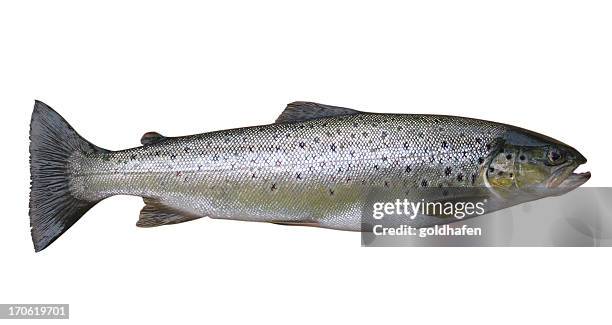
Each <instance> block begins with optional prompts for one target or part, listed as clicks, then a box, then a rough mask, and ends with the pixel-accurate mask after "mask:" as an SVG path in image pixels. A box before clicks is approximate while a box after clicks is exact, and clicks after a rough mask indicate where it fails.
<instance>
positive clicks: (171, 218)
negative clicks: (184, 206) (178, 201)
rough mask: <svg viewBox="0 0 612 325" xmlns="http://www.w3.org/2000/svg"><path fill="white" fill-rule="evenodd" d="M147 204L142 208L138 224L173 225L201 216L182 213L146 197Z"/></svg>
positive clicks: (146, 226) (145, 225) (146, 225)
mask: <svg viewBox="0 0 612 325" xmlns="http://www.w3.org/2000/svg"><path fill="white" fill-rule="evenodd" d="M144 202H145V206H144V208H142V210H140V218H139V219H138V222H137V223H136V226H138V227H143V228H149V227H157V226H163V225H171V224H175V223H181V222H185V221H191V220H195V219H198V218H200V217H199V216H193V215H187V214H182V213H181V212H177V211H174V210H172V209H171V208H168V207H167V206H165V205H163V204H162V203H161V202H159V201H157V200H154V199H149V198H144Z"/></svg>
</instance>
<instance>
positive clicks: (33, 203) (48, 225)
mask: <svg viewBox="0 0 612 325" xmlns="http://www.w3.org/2000/svg"><path fill="white" fill-rule="evenodd" d="M99 151H105V150H104V149H101V148H98V147H96V146H94V145H93V144H91V143H89V142H88V141H87V140H85V139H83V138H82V137H81V136H80V135H78V134H77V133H76V131H74V129H72V127H70V125H69V124H68V122H66V121H65V120H64V119H63V118H62V117H61V116H60V115H59V114H58V113H57V112H55V111H54V110H53V109H52V108H51V107H49V106H47V105H46V104H45V103H43V102H40V101H36V103H35V104H34V111H33V112H32V121H31V122H30V179H31V188H30V226H31V228H32V241H33V242H34V250H35V251H37V252H39V251H41V250H43V249H45V248H46V247H47V246H49V245H50V244H51V243H52V242H53V241H55V240H56V239H57V238H58V237H59V236H61V235H62V234H63V233H64V232H65V231H66V230H68V228H70V226H72V225H73V224H74V223H75V222H77V220H79V218H81V216H82V215H83V214H85V212H87V210H89V209H90V208H91V207H93V206H94V205H95V204H96V203H98V202H88V201H84V200H79V199H77V198H75V197H74V196H73V195H72V194H71V192H70V177H71V176H70V171H69V168H68V167H69V166H68V165H69V160H70V159H71V157H73V156H74V154H75V153H79V152H80V153H91V152H99Z"/></svg>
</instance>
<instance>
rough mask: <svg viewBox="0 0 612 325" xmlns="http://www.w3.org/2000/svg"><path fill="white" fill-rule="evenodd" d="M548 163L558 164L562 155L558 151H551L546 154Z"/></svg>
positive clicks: (561, 159) (561, 160)
mask: <svg viewBox="0 0 612 325" xmlns="http://www.w3.org/2000/svg"><path fill="white" fill-rule="evenodd" d="M548 161H550V162H551V163H553V164H560V163H562V162H563V154H562V153H561V152H560V151H558V150H555V149H553V150H551V151H549V152H548Z"/></svg>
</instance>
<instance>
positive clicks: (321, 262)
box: [0, 0, 612, 324]
mask: <svg viewBox="0 0 612 325" xmlns="http://www.w3.org/2000/svg"><path fill="white" fill-rule="evenodd" d="M611 17H612V6H611V4H610V2H606V1H580V2H579V1H575V2H569V1H533V0H531V1H512V2H508V1H503V2H501V1H500V2H495V1H419V2H408V1H376V2H369V3H367V2H361V1H303V2H302V3H295V2H291V1H264V0H260V1H218V2H214V3H212V2H210V3H204V2H196V1H193V2H189V1H167V2H165V3H164V2H159V1H142V2H133V1H103V2H98V4H97V5H94V4H85V2H84V1H40V2H34V1H14V2H12V3H9V2H8V1H7V2H2V4H1V5H0V37H1V38H0V42H1V43H0V108H1V109H2V121H3V123H2V128H0V129H1V132H2V138H3V142H2V144H3V145H2V159H1V161H2V162H1V164H2V183H1V185H2V186H1V187H2V213H1V214H2V217H1V218H0V223H1V226H0V252H1V256H2V261H1V262H0V263H1V265H0V276H1V277H0V302H1V303H70V307H71V321H70V323H79V324H93V323H102V324H107V323H109V322H113V323H114V322H121V323H124V322H125V323H128V324H129V323H132V322H137V323H175V322H176V323H177V324H179V323H185V322H189V323H196V322H197V323H205V322H206V323H208V324H220V323H234V324H240V323H282V324H285V323H288V324H291V323H297V324H329V323H333V324H350V323H369V324H385V323H388V322H416V323H418V324H425V323H442V322H446V323H448V322H453V323H465V324H478V323H483V324H489V323H500V324H504V323H507V324H515V323H522V324H523V323H527V324H535V323H546V324H550V323H555V324H558V323H569V324H582V323H604V322H609V316H610V313H609V309H610V299H609V293H610V291H611V290H612V285H611V282H610V281H609V279H610V272H611V271H612V268H611V262H610V261H611V259H610V250H609V249H562V248H555V249H540V248H510V249H508V248H503V249H502V248H470V249H461V248H460V249H449V248H446V249H444V248H429V249H427V248H419V249H416V248H401V249H378V248H361V247H360V240H359V234H357V233H350V232H341V231H332V230H325V229H316V228H301V227H281V226H276V225H271V224H258V223H246V222H233V221H219V220H210V219H202V220H198V221H194V222H190V223H186V224H181V225H177V226H168V227H159V228H155V229H140V228H137V227H135V225H134V224H135V222H136V220H137V217H138V211H139V210H140V208H141V207H142V202H141V200H140V199H139V198H136V197H113V198H111V199H108V200H105V201H104V202H102V203H100V204H99V205H97V206H96V207H95V208H93V209H92V210H91V211H90V212H89V213H87V215H86V216H85V217H83V218H82V219H81V221H80V222H78V223H77V224H76V225H75V226H74V227H73V228H72V229H70V230H69V231H68V232H67V233H66V234H65V235H64V236H63V237H61V238H60V239H59V240H57V241H56V242H55V243H54V244H53V245H52V246H50V247H49V248H48V249H47V250H45V251H43V252H42V253H39V254H35V253H34V251H33V248H32V244H31V241H30V236H29V220H28V211H27V206H28V192H29V189H28V187H29V184H28V179H29V169H28V163H27V161H28V140H27V139H28V127H29V126H28V124H29V118H30V114H31V110H32V106H33V101H34V99H40V100H42V101H44V102H46V103H47V104H49V105H51V106H52V107H54V108H55V109H56V110H57V111H59V112H60V113H61V114H62V115H63V116H64V117H65V118H66V119H67V120H68V121H69V122H70V123H71V124H72V125H73V126H74V127H75V129H77V130H78V131H79V132H80V133H81V134H82V135H83V136H84V137H85V138H87V139H89V140H91V141H92V142H93V143H95V144H97V145H99V146H102V147H104V148H107V149H122V148H127V147H132V146H137V145H138V144H139V139H140V136H141V135H142V134H143V133H144V132H146V131H152V130H155V131H159V132H161V133H163V134H166V135H170V136H175V135H185V134H193V133H201V132H206V131H213V130H219V129H225V128H234V127H242V126H250V125H257V124H267V123H271V122H272V121H273V120H274V119H275V118H276V116H277V115H278V114H279V113H280V112H281V111H282V109H283V107H284V105H285V104H286V103H288V102H291V101H294V100H310V101H318V102H322V103H327V104H334V105H341V106H346V107H352V108H358V109H364V110H369V111H375V112H396V113H409V112H410V113H439V114H453V115H462V116H470V117H478V118H482V119H490V120H495V121H499V122H504V123H509V124H515V125H519V126H522V127H525V128H528V129H532V130H535V131H538V132H541V133H544V134H547V135H550V136H552V137H555V138H558V139H560V140H562V141H564V142H567V143H569V144H571V145H573V146H574V147H576V148H578V149H579V150H580V151H581V152H582V153H583V154H584V155H585V156H586V157H587V158H588V159H589V162H588V164H587V166H585V167H586V168H581V170H582V171H586V170H590V171H591V172H592V173H593V178H592V179H591V180H590V181H589V183H587V185H588V186H610V185H612V184H611V183H612V179H611V177H610V175H609V169H610V162H611V159H610V158H611V155H610V150H612V149H611V148H610V142H609V141H610V140H609V138H610V137H609V134H610V118H609V117H608V115H607V113H605V112H606V111H607V110H609V109H610V107H611V106H612V95H611V89H612V45H611V43H612V38H611V36H612V19H611ZM606 320H607V321H606Z"/></svg>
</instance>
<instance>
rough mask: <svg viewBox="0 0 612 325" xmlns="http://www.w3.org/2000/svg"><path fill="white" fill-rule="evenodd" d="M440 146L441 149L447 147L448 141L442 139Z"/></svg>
mask: <svg viewBox="0 0 612 325" xmlns="http://www.w3.org/2000/svg"><path fill="white" fill-rule="evenodd" d="M442 148H443V149H446V148H448V142H446V141H442Z"/></svg>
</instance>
